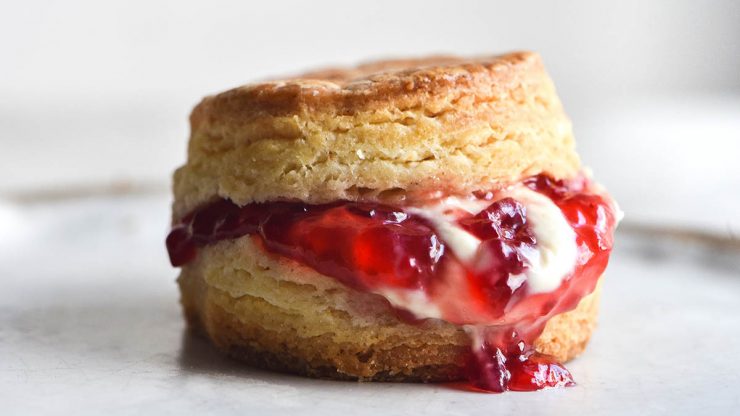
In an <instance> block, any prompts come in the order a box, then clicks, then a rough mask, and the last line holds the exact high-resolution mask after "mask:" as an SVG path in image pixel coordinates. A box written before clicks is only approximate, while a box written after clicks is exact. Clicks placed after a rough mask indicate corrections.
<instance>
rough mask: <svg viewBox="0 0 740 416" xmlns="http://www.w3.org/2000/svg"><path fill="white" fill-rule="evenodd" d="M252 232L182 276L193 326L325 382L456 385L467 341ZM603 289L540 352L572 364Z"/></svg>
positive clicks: (225, 346)
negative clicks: (406, 317) (266, 250)
mask: <svg viewBox="0 0 740 416" xmlns="http://www.w3.org/2000/svg"><path fill="white" fill-rule="evenodd" d="M258 250H259V249H258V248H257V247H256V246H255V244H254V243H253V241H252V239H251V238H250V237H244V238H241V239H238V240H235V241H226V242H220V243H218V244H216V245H214V246H210V247H206V248H204V250H203V251H202V252H201V253H200V255H199V258H198V260H196V262H194V263H192V264H190V265H188V266H186V267H185V268H183V270H182V274H181V276H180V279H179V283H180V288H181V293H182V304H183V307H184V310H185V315H186V317H187V318H188V321H189V323H190V326H191V327H192V328H194V329H196V330H198V331H199V332H201V333H203V334H205V335H206V336H208V337H209V338H210V339H211V340H212V341H213V342H214V344H215V345H216V346H218V347H219V348H220V349H222V350H224V351H225V352H227V353H228V354H230V355H232V356H234V357H236V358H239V359H242V360H245V361H246V362H247V363H249V364H251V365H254V366H258V367H262V368H268V369H273V370H278V371H284V372H290V373H297V374H303V375H309V376H314V377H322V378H335V379H362V380H383V381H451V380H459V379H461V378H462V376H463V373H462V368H463V363H464V362H465V359H466V354H468V352H469V342H470V341H469V339H468V336H467V335H466V333H465V332H464V330H463V329H462V328H461V327H458V326H455V325H452V324H449V323H446V322H443V321H437V320H428V321H425V322H424V323H423V324H421V325H409V324H407V323H405V322H403V321H401V320H399V319H398V318H397V317H396V315H395V314H394V313H393V311H392V309H391V308H390V306H389V305H388V303H387V302H386V301H385V300H384V299H382V298H381V297H379V296H376V295H372V294H366V293H360V292H356V291H353V290H352V289H349V288H347V287H345V286H342V285H341V284H339V283H337V282H336V281H334V280H333V279H331V278H328V277H326V276H323V275H320V274H318V273H317V272H315V271H313V270H311V269H309V268H306V267H304V266H301V265H299V264H297V263H295V262H293V261H291V260H288V259H284V258H277V257H272V256H267V255H263V254H262V253H260V252H259V251H258ZM597 310H598V291H597V293H594V294H592V295H589V296H587V297H586V298H584V299H583V300H582V301H581V303H580V304H579V306H578V308H577V309H575V310H573V311H571V312H567V313H564V314H562V315H558V316H556V317H554V318H553V319H551V320H550V321H549V322H548V324H547V326H546V328H545V331H544V332H543V333H542V335H541V336H540V337H539V338H538V340H537V341H536V342H535V348H536V349H537V350H538V351H540V352H543V353H546V354H549V355H552V356H554V357H556V358H557V359H558V360H561V361H565V360H569V359H571V358H573V357H575V356H576V355H578V354H579V353H580V352H581V351H582V350H583V349H584V348H585V345H586V343H587V342H588V339H589V338H590V336H591V333H592V331H593V329H594V326H595V322H596V316H597Z"/></svg>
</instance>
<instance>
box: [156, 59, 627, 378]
mask: <svg viewBox="0 0 740 416" xmlns="http://www.w3.org/2000/svg"><path fill="white" fill-rule="evenodd" d="M190 123H191V136H190V143H189V147H188V158H187V162H186V164H185V165H184V166H182V167H181V168H179V169H178V170H177V171H176V173H175V177H174V194H175V201H174V204H173V221H172V224H173V226H172V230H171V232H170V234H169V236H168V238H167V247H168V250H169V254H170V259H171V261H172V263H173V265H175V266H178V267H181V273H180V277H179V279H178V282H179V285H180V289H181V293H182V304H183V307H184V310H185V315H186V317H187V320H188V322H189V324H190V326H191V327H192V328H194V329H196V330H198V331H199V332H202V333H203V334H205V335H206V336H207V337H208V338H210V339H211V340H212V341H213V343H214V344H215V345H216V346H218V347H219V348H220V349H222V350H224V351H225V352H227V353H228V354H230V355H232V356H234V357H236V358H239V359H242V360H245V361H246V362H248V363H250V364H252V365H255V366H259V367H264V368H269V369H275V370H279V371H286V372H291V373H298V374H304V375H309V376H315V377H328V378H337V379H352V380H388V381H390V380H394V381H454V380H464V379H468V380H470V381H471V383H472V385H473V386H475V387H477V388H480V389H483V390H488V391H504V390H536V389H540V388H545V387H554V386H566V385H570V384H572V383H573V379H572V377H571V375H570V373H568V371H567V370H566V369H565V368H564V367H563V366H562V365H561V364H560V363H561V362H564V361H567V360H569V359H571V358H573V357H575V356H576V355H578V354H579V353H580V352H581V351H582V350H583V349H584V348H585V346H586V343H587V342H588V340H589V338H590V336H591V333H592V331H593V329H594V326H595V323H596V317H597V307H598V296H599V288H600V285H599V279H600V277H601V275H602V273H603V271H604V269H605V267H606V265H607V261H608V257H609V254H610V251H611V247H612V240H613V232H614V228H615V227H616V223H617V222H618V219H619V216H620V215H621V214H620V212H619V210H618V208H617V206H616V204H615V203H614V202H613V201H612V199H611V198H610V197H609V196H608V195H607V194H606V192H605V191H604V189H603V188H601V187H600V186H598V185H597V184H595V183H594V182H592V180H591V178H590V176H589V175H588V174H586V173H584V171H583V169H582V168H581V166H580V162H579V159H578V155H577V154H576V152H575V148H574V139H573V134H572V129H571V125H570V122H569V120H568V118H567V116H566V115H565V113H564V112H563V108H562V105H561V103H560V101H559V99H558V97H557V95H556V93H555V89H554V87H553V84H552V81H551V80H550V78H549V77H548V75H547V73H546V72H545V70H544V68H543V65H542V62H541V61H540V58H539V56H538V55H536V54H534V53H529V52H518V53H510V54H506V55H501V56H492V57H485V58H475V59H462V58H447V57H443V58H429V59H416V60H396V61H383V62H377V63H371V64H366V65H362V66H359V67H357V68H352V69H332V70H325V71H318V72H314V73H309V74H305V75H303V76H300V77H296V78H291V79H283V80H275V81H269V82H263V83H259V84H252V85H247V86H243V87H239V88H236V89H233V90H230V91H227V92H224V93H221V94H218V95H215V96H211V97H207V98H206V99H204V100H203V101H202V102H201V103H200V104H199V105H198V106H197V107H196V108H195V109H194V111H193V113H192V115H191V118H190Z"/></svg>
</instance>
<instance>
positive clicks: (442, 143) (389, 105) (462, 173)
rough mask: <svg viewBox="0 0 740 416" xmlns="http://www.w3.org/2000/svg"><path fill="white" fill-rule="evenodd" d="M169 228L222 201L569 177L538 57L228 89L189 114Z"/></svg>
mask: <svg viewBox="0 0 740 416" xmlns="http://www.w3.org/2000/svg"><path fill="white" fill-rule="evenodd" d="M191 130H192V131H191V138H190V144H189V149H188V162H187V164H186V165H185V166H183V167H181V168H180V169H179V170H178V171H177V173H176V175H175V187H174V188H175V205H174V211H175V216H176V217H180V216H182V215H184V214H185V213H186V212H188V211H189V210H191V209H193V208H194V207H196V206H197V205H199V204H201V203H203V202H204V201H206V200H208V199H211V198H214V197H217V196H220V197H227V198H230V199H232V200H234V201H235V202H237V203H238V204H245V203H249V202H254V201H258V202H259V201H269V200H276V199H299V200H303V201H307V202H312V203H321V202H329V201H334V200H338V199H351V200H356V199H374V200H383V198H386V197H388V195H389V194H392V195H394V196H395V195H398V194H402V195H404V196H408V197H410V198H417V197H418V195H424V194H425V193H429V192H432V191H441V192H444V193H447V194H467V193H470V192H473V191H476V190H481V189H486V190H487V189H493V188H495V187H498V186H503V185H506V184H508V183H510V182H512V181H515V180H518V179H519V178H521V177H523V176H528V175H533V174H537V173H540V172H543V171H544V172H548V173H550V174H551V175H553V176H556V177H568V176H572V175H573V174H575V173H576V171H577V170H578V168H579V162H578V157H577V155H576V153H575V150H574V144H573V137H572V132H571V127H570V122H569V121H568V119H567V117H566V115H565V113H564V112H563V110H562V106H561V104H560V101H559V100H558V97H557V95H556V93H555V89H554V87H553V85H552V82H551V80H550V78H549V77H548V75H547V73H546V72H545V70H544V67H543V66H542V63H541V60H540V58H539V56H538V55H536V54H533V53H529V52H517V53H511V54H507V55H501V56H493V57H487V58H477V59H462V58H451V57H438V58H430V59H422V60H397V61H383V62H377V63H372V64H366V65H364V66H360V67H357V68H354V69H347V70H325V71H321V72H314V73H311V74H306V75H305V76H303V77H299V78H295V79H289V80H282V81H270V82H265V83H261V84H254V85H248V86H244V87H240V88H236V89H233V90H230V91H227V92H224V93H221V94H218V95H215V96H212V97H207V98H206V99H204V100H203V101H202V102H201V103H200V104H199V105H198V106H197V107H196V108H195V110H194V111H193V113H192V115H191Z"/></svg>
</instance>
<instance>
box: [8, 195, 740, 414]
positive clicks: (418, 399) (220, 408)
mask: <svg viewBox="0 0 740 416" xmlns="http://www.w3.org/2000/svg"><path fill="white" fill-rule="evenodd" d="M167 205H168V198H167V197H166V196H160V195H151V196H138V197H107V198H88V199H74V200H62V201H56V202H46V203H39V202H37V203H25V204H19V203H11V202H7V201H6V202H0V229H1V230H3V233H2V234H0V276H2V289H1V290H0V404H1V405H2V411H0V413H2V414H3V415H29V414H80V415H85V414H90V415H98V414H109V415H114V414H142V413H144V414H178V415H182V414H191V413H193V414H204V413H208V414H265V415H269V414H293V415H294V414H301V415H306V416H308V415H332V414H353V415H355V414H356V415H363V414H368V415H370V414H372V415H378V414H383V415H392V414H428V415H435V414H440V415H441V414H445V415H455V414H518V415H525V414H547V415H560V414H563V415H573V414H604V415H618V414H643V415H657V414H671V415H676V414H686V415H692V414H697V413H704V414H731V413H733V412H736V411H737V409H738V408H739V406H740V396H739V395H738V394H737V390H738V387H737V386H738V383H740V376H739V375H740V362H738V360H737V359H736V357H737V353H738V351H740V260H738V259H739V258H740V256H738V254H740V251H738V249H737V247H736V248H735V249H732V248H729V247H723V246H711V245H706V244H700V243H698V242H694V243H690V242H685V241H684V242H682V241H676V240H675V239H671V238H664V237H661V236H658V235H654V236H652V237H650V236H646V235H645V234H641V233H639V232H634V231H633V232H631V233H625V232H623V233H621V235H620V236H619V240H618V248H617V250H616V252H615V254H614V257H613V261H612V264H611V266H610V268H609V271H608V274H607V280H606V286H605V290H604V299H603V307H602V318H601V324H600V327H599V329H598V331H597V333H596V335H595V337H594V339H593V342H592V343H591V345H590V347H589V349H588V350H587V352H586V353H585V355H584V356H582V357H581V358H579V359H577V360H575V361H574V362H572V363H571V364H570V365H569V368H570V369H571V371H572V372H573V374H574V375H575V377H576V379H577V381H578V385H577V386H576V387H573V388H568V389H562V390H550V391H545V392H539V393H509V394H505V395H487V394H479V393H469V392H464V391H457V390H454V389H451V388H449V387H445V386H436V385H414V384H372V383H364V384H358V383H351V382H331V381H320V380H310V379H304V378H300V377H294V376H287V375H280V374H274V373H269V372H264V371H258V370H253V369H250V368H247V367H244V366H242V365H240V364H238V363H236V362H233V361H231V360H229V359H227V358H224V357H222V356H221V355H219V354H218V353H217V352H215V351H213V350H212V348H211V347H210V346H209V345H208V344H207V343H206V342H205V341H203V340H201V339H198V338H193V337H191V336H190V335H188V334H187V333H186V332H185V331H184V325H183V320H182V319H181V316H180V310H179V307H178V303H177V297H178V295H177V290H176V287H175V283H174V278H175V275H176V272H175V270H173V269H171V268H170V267H169V266H168V264H167V260H166V254H165V251H164V247H163V243H162V240H163V238H164V236H165V233H166V228H167V223H168V219H167Z"/></svg>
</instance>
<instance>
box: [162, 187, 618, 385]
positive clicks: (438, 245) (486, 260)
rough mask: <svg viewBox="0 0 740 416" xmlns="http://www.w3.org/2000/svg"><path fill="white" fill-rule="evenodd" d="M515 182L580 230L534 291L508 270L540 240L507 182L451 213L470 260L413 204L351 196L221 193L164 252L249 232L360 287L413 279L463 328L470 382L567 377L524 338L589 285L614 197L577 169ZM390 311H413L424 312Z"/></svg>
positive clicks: (564, 381)
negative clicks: (550, 278) (471, 249)
mask: <svg viewBox="0 0 740 416" xmlns="http://www.w3.org/2000/svg"><path fill="white" fill-rule="evenodd" d="M518 186H519V187H525V188H526V189H528V190H530V191H534V192H538V193H540V194H542V195H545V196H547V197H549V198H550V200H551V201H552V202H553V203H554V204H555V205H556V206H557V207H558V208H559V209H560V210H561V212H562V213H563V215H564V217H565V219H566V220H567V222H568V223H569V225H570V226H571V227H572V229H573V230H574V232H575V235H576V245H577V247H578V258H577V261H576V264H575V265H574V268H573V271H572V272H571V273H570V275H569V276H566V277H565V279H563V281H562V283H561V284H560V286H559V287H558V288H557V289H555V290H554V291H551V292H547V293H531V292H530V291H529V290H528V285H527V282H526V279H520V280H514V281H512V279H511V276H522V275H523V273H524V272H525V271H526V270H527V268H528V267H529V262H528V259H531V258H532V257H533V255H535V254H536V251H537V247H538V246H537V236H536V235H535V233H534V232H533V227H532V224H530V222H528V218H527V209H526V204H525V203H524V202H523V201H519V200H517V199H515V198H513V197H511V196H508V194H507V192H506V191H505V190H504V191H502V192H501V195H500V196H501V197H500V198H498V199H496V198H490V197H489V198H488V199H489V200H488V201H487V200H486V198H485V197H481V198H480V200H481V201H482V202H483V204H484V205H485V204H487V207H486V208H484V209H483V210H481V211H480V212H479V213H477V214H475V215H473V214H470V213H467V212H464V211H462V210H459V211H460V212H457V213H456V215H455V216H454V217H455V218H456V225H457V226H458V227H459V228H461V229H463V230H465V231H467V232H468V233H470V234H472V235H473V236H475V237H476V238H477V239H479V240H480V242H481V243H480V246H479V247H478V249H477V252H476V254H475V256H474V257H473V259H472V260H469V261H461V260H460V259H459V258H458V257H457V256H456V255H455V253H454V252H453V251H452V250H451V249H450V247H449V246H448V245H447V244H446V242H445V241H444V240H443V239H442V238H440V234H439V233H438V232H437V231H436V230H435V226H434V224H433V223H432V222H430V221H429V220H428V219H427V218H425V217H423V216H421V215H418V214H414V213H413V212H416V211H412V210H405V209H403V208H400V207H392V206H388V205H383V204H375V203H363V202H350V201H338V202H335V203H331V204H323V205H309V204H304V203H300V202H271V203H263V204H249V205H245V206H243V207H239V206H238V205H236V204H234V203H232V202H231V201H228V200H217V201H214V202H212V203H210V204H208V205H205V206H203V207H201V208H199V209H197V210H195V211H193V212H192V213H190V214H189V215H187V216H186V217H184V218H182V219H181V220H180V222H179V223H178V224H176V225H175V226H174V227H173V228H172V231H171V232H170V234H169V235H168V237H167V249H168V252H169V255H170V261H171V262H172V264H173V265H174V266H182V265H184V264H187V263H188V262H190V261H192V260H194V259H195V258H196V257H197V253H198V248H199V247H202V246H206V245H209V244H213V243H216V242H218V241H221V240H228V239H235V238H238V237H241V236H245V235H253V236H254V238H256V239H257V240H258V241H259V242H260V243H261V245H262V246H263V247H264V248H265V249H266V250H267V251H269V252H272V253H275V254H278V255H281V256H285V257H288V258H291V259H293V260H295V261H298V262H301V263H303V264H305V265H307V266H309V267H311V268H313V269H315V270H316V271H318V272H320V273H322V274H324V275H327V276H330V277H333V278H335V279H337V280H339V281H340V282H342V283H343V284H345V285H347V286H350V287H352V288H355V289H357V290H362V291H367V292H374V293H380V291H383V290H389V289H390V290H398V291H421V292H423V293H424V294H425V295H426V297H427V298H428V299H430V301H433V302H434V303H435V304H437V305H439V306H440V309H441V312H442V318H443V319H444V320H446V321H448V322H451V323H453V324H458V325H465V326H466V328H468V330H469V332H471V338H472V339H473V345H472V347H471V354H470V355H469V360H468V365H467V373H468V376H469V378H470V381H471V383H472V385H473V386H474V387H476V388H479V389H482V390H486V391H494V392H500V391H505V390H538V389H542V388H547V387H559V386H569V385H572V384H573V378H572V377H571V375H570V373H569V372H568V371H567V370H566V369H565V368H564V367H562V366H561V365H560V364H558V363H556V362H555V361H554V360H552V359H551V358H550V357H547V356H544V355H541V354H539V353H537V352H535V351H534V349H533V347H532V345H533V342H534V340H535V339H536V338H537V337H538V336H539V334H540V333H541V332H542V329H543V328H544V325H545V324H546V322H547V321H548V320H549V319H550V318H552V317H553V316H554V315H557V314H559V313H562V312H566V311H568V310H572V309H574V308H575V307H576V306H577V305H578V302H579V301H580V300H581V299H582V298H583V297H584V296H586V295H587V294H589V293H591V292H592V291H593V290H594V288H595V286H596V283H597V280H598V277H599V276H600V275H601V273H602V272H603V270H604V268H605V267H606V264H607V261H608V256H609V253H610V251H611V247H612V238H613V231H614V227H615V225H616V218H615V216H616V213H615V208H614V205H613V204H612V203H611V201H610V199H608V197H607V196H605V195H604V194H603V193H601V192H598V191H596V190H594V189H593V188H594V186H592V185H591V184H590V183H589V182H588V181H587V180H586V179H585V178H578V179H575V180H571V181H559V180H554V179H552V178H550V177H548V176H545V175H539V176H534V177H531V178H528V179H526V180H524V181H523V182H522V184H520V185H518ZM489 195H490V194H489ZM493 195H494V196H495V195H496V193H494V194H493ZM486 201H487V202H486ZM410 211H411V212H410ZM452 277H454V278H455V279H457V280H451V279H452ZM460 279H462V280H460ZM397 311H398V312H399V316H401V317H407V318H408V320H409V322H414V321H418V319H421V318H424V317H420V316H414V315H413V311H409V310H405V309H403V308H398V309H397Z"/></svg>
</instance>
